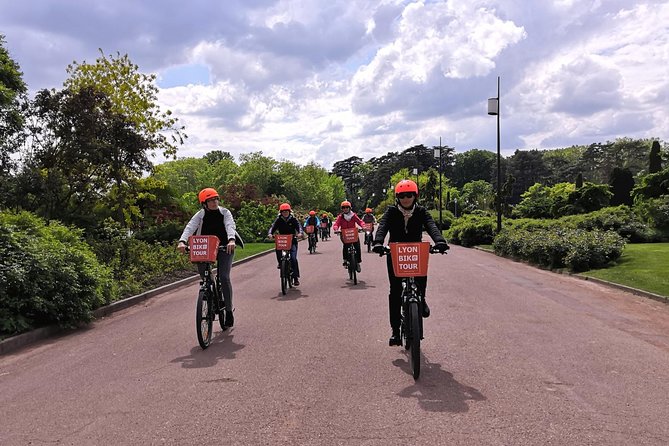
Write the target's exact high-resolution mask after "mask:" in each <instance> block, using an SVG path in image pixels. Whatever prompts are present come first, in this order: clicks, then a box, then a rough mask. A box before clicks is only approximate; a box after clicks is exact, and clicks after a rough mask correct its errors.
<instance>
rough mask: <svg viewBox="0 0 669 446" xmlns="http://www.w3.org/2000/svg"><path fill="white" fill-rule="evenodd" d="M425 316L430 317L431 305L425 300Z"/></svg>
mask: <svg viewBox="0 0 669 446" xmlns="http://www.w3.org/2000/svg"><path fill="white" fill-rule="evenodd" d="M423 317H430V307H428V306H427V302H425V301H423Z"/></svg>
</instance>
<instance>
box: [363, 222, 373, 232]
mask: <svg viewBox="0 0 669 446" xmlns="http://www.w3.org/2000/svg"><path fill="white" fill-rule="evenodd" d="M365 231H367V232H373V231H374V223H365Z"/></svg>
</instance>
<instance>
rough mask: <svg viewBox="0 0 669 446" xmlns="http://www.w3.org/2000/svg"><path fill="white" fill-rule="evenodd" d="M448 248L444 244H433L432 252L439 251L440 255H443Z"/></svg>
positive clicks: (446, 244)
mask: <svg viewBox="0 0 669 446" xmlns="http://www.w3.org/2000/svg"><path fill="white" fill-rule="evenodd" d="M449 248H450V247H449V246H448V243H445V242H440V243H435V245H434V250H435V251H439V253H440V254H443V253H445V252H446V251H448V249H449Z"/></svg>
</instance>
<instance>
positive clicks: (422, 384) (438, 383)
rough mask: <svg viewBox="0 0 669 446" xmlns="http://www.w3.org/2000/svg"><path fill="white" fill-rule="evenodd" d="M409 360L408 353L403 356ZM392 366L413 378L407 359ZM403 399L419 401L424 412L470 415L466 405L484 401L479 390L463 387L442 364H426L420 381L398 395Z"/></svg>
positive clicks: (422, 367) (400, 360)
mask: <svg viewBox="0 0 669 446" xmlns="http://www.w3.org/2000/svg"><path fill="white" fill-rule="evenodd" d="M404 353H405V354H407V356H408V352H406V351H405V352H404ZM393 365H395V366H396V367H399V368H401V369H402V370H403V371H404V372H406V373H407V375H409V376H411V365H410V364H409V361H408V359H395V360H394V361H393ZM398 395H399V396H401V397H402V398H417V399H418V404H419V405H420V407H421V408H422V409H423V410H427V411H429V412H454V413H459V412H467V411H469V405H468V404H467V401H485V400H486V399H487V398H486V397H485V396H483V395H482V394H481V392H479V391H478V390H477V389H475V388H473V387H469V386H465V385H463V384H460V383H459V382H458V381H456V380H455V379H454V378H453V374H452V373H451V372H448V371H446V370H443V369H442V368H441V364H437V363H430V362H427V361H425V360H424V361H423V363H422V364H421V372H420V377H419V378H418V381H415V382H414V384H412V385H411V386H409V387H406V388H405V389H403V390H402V391H401V392H399V393H398Z"/></svg>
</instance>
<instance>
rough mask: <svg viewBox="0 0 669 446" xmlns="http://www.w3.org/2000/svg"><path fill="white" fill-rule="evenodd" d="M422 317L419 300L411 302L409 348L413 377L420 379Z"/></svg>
mask: <svg viewBox="0 0 669 446" xmlns="http://www.w3.org/2000/svg"><path fill="white" fill-rule="evenodd" d="M420 317H421V315H420V314H419V313H418V302H411V303H409V320H410V321H411V326H410V327H409V336H411V339H410V340H409V350H410V351H411V355H410V356H411V370H412V371H413V379H418V376H419V375H420Z"/></svg>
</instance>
